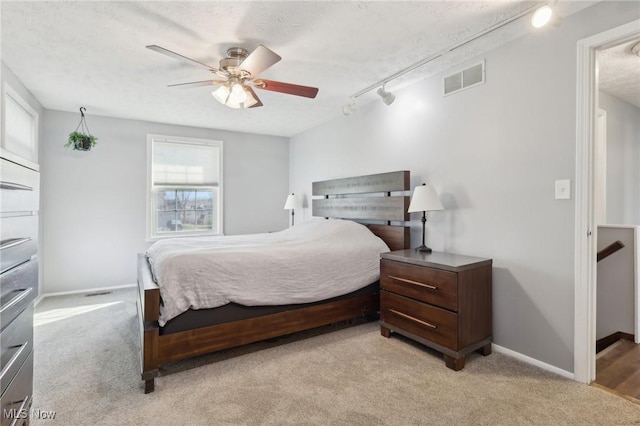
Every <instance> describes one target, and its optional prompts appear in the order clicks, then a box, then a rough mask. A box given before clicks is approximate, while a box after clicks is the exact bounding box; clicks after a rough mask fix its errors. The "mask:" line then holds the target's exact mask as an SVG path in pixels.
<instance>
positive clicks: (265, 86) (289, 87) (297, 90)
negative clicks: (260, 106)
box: [254, 79, 318, 99]
mask: <svg viewBox="0 0 640 426" xmlns="http://www.w3.org/2000/svg"><path fill="white" fill-rule="evenodd" d="M254 84H255V86H256V88H258V89H262V90H270V91H272V92H280V93H287V94H289V95H296V96H304V97H305V98H312V99H313V98H315V97H316V95H317V94H318V89H317V88H315V87H309V86H299V85H297V84H290V83H283V82H281V81H273V80H263V79H260V80H255V81H254Z"/></svg>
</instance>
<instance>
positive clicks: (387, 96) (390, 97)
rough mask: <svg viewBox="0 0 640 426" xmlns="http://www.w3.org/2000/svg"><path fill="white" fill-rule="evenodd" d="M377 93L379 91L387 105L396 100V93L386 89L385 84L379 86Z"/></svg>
mask: <svg viewBox="0 0 640 426" xmlns="http://www.w3.org/2000/svg"><path fill="white" fill-rule="evenodd" d="M376 93H378V96H380V97H381V98H382V102H384V103H385V104H386V105H391V104H392V103H393V101H395V100H396V95H394V94H393V93H391V92H387V91H386V90H384V85H383V86H382V87H381V88H379V89H378V91H377V92H376Z"/></svg>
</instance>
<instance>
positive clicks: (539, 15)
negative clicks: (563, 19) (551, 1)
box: [531, 5, 554, 28]
mask: <svg viewBox="0 0 640 426" xmlns="http://www.w3.org/2000/svg"><path fill="white" fill-rule="evenodd" d="M552 18H554V16H553V9H551V6H549V5H545V6H540V7H539V8H538V9H536V11H535V12H533V15H531V26H532V27H533V28H542V27H544V26H545V25H547V24H548V23H549V22H551V20H552Z"/></svg>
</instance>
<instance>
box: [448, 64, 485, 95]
mask: <svg viewBox="0 0 640 426" xmlns="http://www.w3.org/2000/svg"><path fill="white" fill-rule="evenodd" d="M481 83H484V61H482V62H480V63H479V64H476V65H474V66H472V67H469V68H467V69H465V70H462V71H458V72H457V73H455V74H451V75H448V76H446V77H445V78H444V95H445V96H446V95H450V94H452V93H456V92H459V91H461V90H463V89H468V88H469V87H473V86H475V85H477V84H481Z"/></svg>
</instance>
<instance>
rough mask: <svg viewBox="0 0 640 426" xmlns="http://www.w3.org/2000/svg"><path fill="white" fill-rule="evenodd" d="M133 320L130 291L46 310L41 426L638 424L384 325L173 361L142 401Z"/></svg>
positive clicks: (39, 350) (598, 399)
mask: <svg viewBox="0 0 640 426" xmlns="http://www.w3.org/2000/svg"><path fill="white" fill-rule="evenodd" d="M135 315H136V309H135V291H134V290H133V289H131V290H119V291H116V292H113V293H112V294H107V295H99V296H90V297H85V296H63V297H55V298H46V299H44V300H43V301H42V302H41V303H40V304H39V306H38V307H37V309H36V317H35V323H36V326H35V348H36V354H35V373H34V374H35V378H34V386H35V390H34V406H33V408H34V409H39V410H54V411H55V412H56V417H55V419H54V420H38V419H34V420H33V423H32V424H35V425H91V424H99V425H261V424H265V425H279V424H290V425H305V424H318V425H420V424H446V425H464V424H491V425H494V424H504V425H528V424H540V425H558V424H572V425H584V424H594V425H614V424H615V425H622V424H640V405H637V404H634V403H632V402H629V401H627V400H625V399H622V398H619V397H616V396H614V395H611V394H609V393H607V392H605V391H602V390H599V389H595V388H592V387H589V386H586V385H582V384H579V383H576V382H573V381H570V380H567V379H564V378H561V377H559V376H556V375H553V374H551V373H547V372H545V371H542V370H539V369H537V368H534V367H531V366H529V365H526V364H523V363H521V362H518V361H516V360H514V359H512V358H509V357H507V356H504V355H500V354H495V353H494V354H493V355H490V356H488V357H482V356H480V355H472V356H470V357H469V358H468V359H467V365H466V367H465V369H464V370H462V371H460V372H453V371H451V370H449V369H447V368H445V366H444V363H443V361H442V359H441V357H440V356H439V355H438V354H437V353H436V352H434V351H431V350H429V349H426V348H424V347H422V346H420V345H417V344H413V343H412V342H410V341H408V340H406V339H402V338H398V337H393V338H391V339H385V338H383V337H381V336H380V333H379V329H378V327H377V325H376V324H375V323H366V324H361V325H357V326H354V327H348V328H339V327H333V328H326V329H325V330H324V331H325V332H323V333H320V332H318V331H315V332H311V333H306V334H305V335H304V337H305V338H301V336H299V335H297V336H293V337H288V338H285V339H281V340H279V341H276V342H269V343H259V344H255V345H250V346H247V347H244V348H239V349H234V350H230V351H224V352H221V353H217V354H212V355H208V356H204V357H199V358H197V359H194V360H189V361H186V362H181V363H176V364H173V365H172V366H171V367H170V368H169V369H166V370H165V371H164V372H163V375H162V377H159V378H158V379H157V380H156V391H155V392H154V393H152V394H148V395H145V394H144V393H143V392H142V383H141V381H140V380H139V370H138V368H139V361H138V330H137V322H136V319H135ZM327 330H330V331H331V332H326V331H327Z"/></svg>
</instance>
